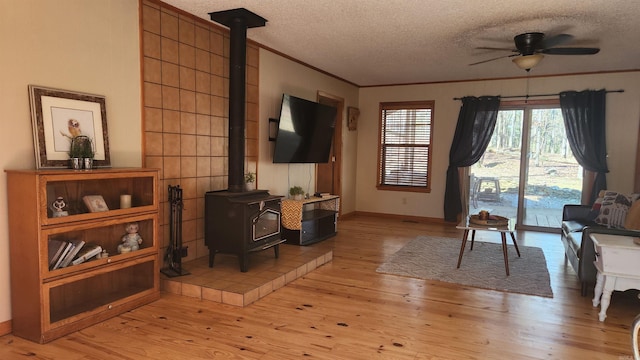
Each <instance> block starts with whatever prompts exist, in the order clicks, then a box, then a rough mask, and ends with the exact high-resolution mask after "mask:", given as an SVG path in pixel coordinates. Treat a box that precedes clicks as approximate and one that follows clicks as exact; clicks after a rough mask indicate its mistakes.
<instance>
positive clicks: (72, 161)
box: [69, 136, 83, 170]
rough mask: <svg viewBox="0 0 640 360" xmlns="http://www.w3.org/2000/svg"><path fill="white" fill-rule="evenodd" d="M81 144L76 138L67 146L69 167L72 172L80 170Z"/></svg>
mask: <svg viewBox="0 0 640 360" xmlns="http://www.w3.org/2000/svg"><path fill="white" fill-rule="evenodd" d="M82 152H83V151H82V142H81V141H80V139H79V137H78V136H76V137H74V138H73V139H71V145H69V167H70V168H72V169H74V170H79V169H82Z"/></svg>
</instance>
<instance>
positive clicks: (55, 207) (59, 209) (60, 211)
mask: <svg viewBox="0 0 640 360" xmlns="http://www.w3.org/2000/svg"><path fill="white" fill-rule="evenodd" d="M66 206H67V204H66V203H65V202H64V199H63V198H62V196H58V197H57V198H56V200H55V201H54V202H52V203H51V211H52V216H53V217H54V218H56V217H62V216H67V215H69V212H67V211H66V210H64V208H65V207H66Z"/></svg>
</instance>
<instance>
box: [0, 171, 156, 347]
mask: <svg viewBox="0 0 640 360" xmlns="http://www.w3.org/2000/svg"><path fill="white" fill-rule="evenodd" d="M6 173H7V190H8V204H9V208H8V209H9V238H10V240H9V241H10V260H11V265H10V269H11V303H12V324H13V333H14V335H16V336H19V337H23V338H26V339H29V340H32V341H35V342H39V343H45V342H48V341H51V340H53V339H56V338H58V337H60V336H63V335H66V334H69V333H71V332H74V331H77V330H80V329H82V328H84V327H87V326H89V325H92V324H95V323H97V322H100V321H103V320H105V319H108V318H111V317H113V316H116V315H118V314H121V313H123V312H125V311H128V310H131V309H133V308H135V307H138V306H140V305H143V304H145V303H148V302H151V301H153V300H156V299H158V298H159V297H160V287H159V258H158V209H159V203H158V201H159V200H158V171H157V170H156V169H140V168H124V169H96V170H90V171H77V170H76V171H74V170H7V171H6ZM123 194H128V195H131V207H130V208H124V209H121V208H120V195H123ZM85 195H101V196H102V197H103V198H104V201H105V203H106V205H107V206H108V208H109V210H108V211H102V212H90V211H89V210H88V209H87V207H86V205H85V204H84V202H83V200H82V198H83V197H84V196H85ZM57 197H62V198H63V199H64V201H65V203H66V207H65V211H66V212H67V214H68V215H66V216H59V217H56V216H54V210H53V209H52V208H51V204H52V203H53V202H54V201H55V200H56V198H57ZM130 222H136V223H138V225H139V230H138V234H140V236H141V237H142V239H143V242H142V244H141V245H140V249H139V250H137V251H132V252H129V253H123V254H119V253H118V251H117V247H118V245H119V244H121V242H122V236H123V235H124V234H125V233H126V231H125V226H126V224H128V223H130ZM49 240H60V241H70V240H82V241H84V242H85V243H87V244H89V243H91V244H97V245H99V246H100V247H101V248H102V249H104V250H105V251H106V252H108V256H104V257H99V258H92V259H90V260H89V261H86V262H83V263H80V264H77V265H69V266H66V267H63V268H59V269H55V270H53V269H50V267H49V263H50V261H51V259H49V249H48V245H49Z"/></svg>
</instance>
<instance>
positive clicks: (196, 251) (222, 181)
mask: <svg viewBox="0 0 640 360" xmlns="http://www.w3.org/2000/svg"><path fill="white" fill-rule="evenodd" d="M141 17H142V18H141V21H142V36H141V47H142V49H141V51H142V74H143V79H142V80H143V106H144V113H143V127H144V129H143V140H142V143H143V146H144V148H143V154H144V155H143V156H144V166H145V167H152V168H159V169H161V171H160V187H161V189H160V197H161V205H162V209H161V221H160V224H161V227H160V246H161V249H160V252H161V253H160V255H161V256H162V255H164V254H165V251H166V247H167V246H168V245H169V241H170V240H169V226H168V223H169V209H170V208H169V203H168V201H167V187H168V186H169V185H173V186H175V185H180V187H181V188H182V189H183V202H184V210H183V213H182V219H183V225H182V231H183V234H182V241H183V245H184V246H188V247H189V248H188V257H187V258H186V259H183V261H188V260H192V259H195V258H197V257H202V256H206V255H208V248H207V247H206V246H205V245H204V194H205V193H206V192H207V191H210V190H224V189H226V188H227V161H228V156H227V153H228V146H227V144H228V108H229V106H228V93H229V54H228V53H229V32H228V30H227V29H226V28H223V27H218V26H216V25H214V24H213V23H211V22H207V21H206V20H204V19H200V18H197V17H194V16H193V15H190V14H187V13H184V12H182V11H181V10H178V9H175V8H173V7H171V6H169V5H167V4H164V3H162V2H159V1H153V0H144V1H142V2H141ZM246 75H247V76H246V83H247V90H246V94H247V95H246V102H247V104H246V109H247V116H246V119H247V123H246V150H245V153H246V158H245V172H247V171H254V172H255V171H256V163H257V156H258V123H257V120H258V47H257V46H256V45H255V44H252V43H251V42H249V44H248V45H247V73H246ZM161 266H165V265H161Z"/></svg>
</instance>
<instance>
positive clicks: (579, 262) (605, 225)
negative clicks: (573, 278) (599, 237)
mask: <svg viewBox="0 0 640 360" xmlns="http://www.w3.org/2000/svg"><path fill="white" fill-rule="evenodd" d="M639 197H640V194H631V195H626V194H623V193H618V192H615V191H606V190H603V191H601V192H600V194H599V196H598V199H597V200H596V202H595V203H594V205H593V206H588V205H572V204H567V205H564V207H563V210H562V233H561V240H562V244H563V245H564V250H565V261H568V262H569V263H570V264H571V266H572V267H573V269H574V270H575V272H576V274H577V275H578V279H579V280H580V292H581V294H582V296H586V295H587V293H588V292H589V289H593V287H594V285H595V282H596V275H597V270H596V267H595V265H594V264H593V262H594V261H595V259H596V253H595V249H594V246H593V241H592V240H591V237H590V235H591V234H594V233H602V234H614V235H622V236H633V237H640V201H636V200H638V198H639Z"/></svg>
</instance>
